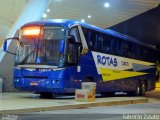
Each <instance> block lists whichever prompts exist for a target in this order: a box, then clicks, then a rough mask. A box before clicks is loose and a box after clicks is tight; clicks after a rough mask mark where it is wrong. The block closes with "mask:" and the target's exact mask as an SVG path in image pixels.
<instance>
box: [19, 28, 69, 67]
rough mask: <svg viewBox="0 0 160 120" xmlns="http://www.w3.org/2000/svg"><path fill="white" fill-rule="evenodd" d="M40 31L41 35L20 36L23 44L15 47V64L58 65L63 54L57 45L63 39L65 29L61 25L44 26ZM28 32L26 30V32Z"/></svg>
mask: <svg viewBox="0 0 160 120" xmlns="http://www.w3.org/2000/svg"><path fill="white" fill-rule="evenodd" d="M32 31H33V30H32ZM41 32H42V35H38V36H33V35H32V36H21V41H22V43H23V45H22V46H19V47H18V48H17V54H16V64H17V65H23V64H40V65H54V66H59V64H60V63H59V61H61V62H62V60H61V59H62V57H63V55H62V54H61V53H60V52H59V47H60V41H61V40H64V39H65V35H66V33H65V29H64V28H63V27H44V28H43V30H42V31H41ZM28 33H29V32H28V31H27V32H26V34H28ZM32 34H33V32H32Z"/></svg>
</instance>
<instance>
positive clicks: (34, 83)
mask: <svg viewBox="0 0 160 120" xmlns="http://www.w3.org/2000/svg"><path fill="white" fill-rule="evenodd" d="M30 85H31V86H37V85H38V83H37V82H31V83H30Z"/></svg>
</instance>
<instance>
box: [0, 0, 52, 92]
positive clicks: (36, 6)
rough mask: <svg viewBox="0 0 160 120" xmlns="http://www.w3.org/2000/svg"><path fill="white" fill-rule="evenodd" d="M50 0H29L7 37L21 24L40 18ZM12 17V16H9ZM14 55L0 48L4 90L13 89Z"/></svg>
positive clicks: (12, 44)
mask: <svg viewBox="0 0 160 120" xmlns="http://www.w3.org/2000/svg"><path fill="white" fill-rule="evenodd" d="M49 2H50V0H29V1H28V3H27V5H26V7H25V8H24V9H23V11H22V13H21V15H20V16H19V18H18V19H17V20H16V22H15V24H14V25H13V26H12V28H11V29H10V31H9V33H8V35H7V38H9V37H13V36H14V35H15V33H16V31H17V29H19V28H20V27H21V26H22V25H23V24H25V23H27V22H31V21H36V20H40V19H41V17H42V14H43V13H44V12H45V10H46V8H47V7H48V4H49ZM11 19H12V18H11ZM14 44H15V43H14V42H10V44H9V46H8V50H9V51H14ZM13 67H14V56H13V55H11V54H8V53H5V52H3V51H2V48H1V50H0V76H2V78H3V79H4V91H14V90H15V89H14V87H13Z"/></svg>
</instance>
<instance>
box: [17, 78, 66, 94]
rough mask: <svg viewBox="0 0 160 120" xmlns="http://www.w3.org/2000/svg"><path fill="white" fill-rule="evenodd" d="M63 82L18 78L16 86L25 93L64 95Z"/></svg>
mask: <svg viewBox="0 0 160 120" xmlns="http://www.w3.org/2000/svg"><path fill="white" fill-rule="evenodd" d="M62 81H63V80H62V79H61V80H59V79H56V80H51V79H37V78H16V79H14V86H15V88H17V89H19V90H23V91H31V92H51V93H64V92H65V91H64V85H63V82H62Z"/></svg>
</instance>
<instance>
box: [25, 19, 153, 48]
mask: <svg viewBox="0 0 160 120" xmlns="http://www.w3.org/2000/svg"><path fill="white" fill-rule="evenodd" d="M34 25H41V26H55V25H56V26H64V27H66V28H70V27H72V26H74V25H80V26H83V27H87V28H89V29H92V30H95V31H98V32H101V33H106V34H108V35H111V36H114V37H117V38H121V39H123V40H127V41H131V42H134V43H137V44H140V45H143V46H146V47H150V48H153V49H156V47H154V46H151V45H149V44H146V43H142V42H140V41H138V40H137V39H136V38H134V37H131V36H128V35H125V34H121V33H119V32H116V31H113V30H110V29H102V28H99V27H96V26H94V25H90V24H87V23H83V22H80V21H78V20H68V19H48V20H41V21H34V22H29V23H27V24H25V25H23V26H22V28H23V27H25V26H34Z"/></svg>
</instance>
